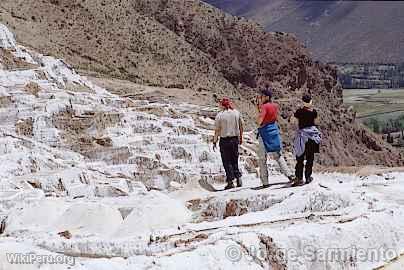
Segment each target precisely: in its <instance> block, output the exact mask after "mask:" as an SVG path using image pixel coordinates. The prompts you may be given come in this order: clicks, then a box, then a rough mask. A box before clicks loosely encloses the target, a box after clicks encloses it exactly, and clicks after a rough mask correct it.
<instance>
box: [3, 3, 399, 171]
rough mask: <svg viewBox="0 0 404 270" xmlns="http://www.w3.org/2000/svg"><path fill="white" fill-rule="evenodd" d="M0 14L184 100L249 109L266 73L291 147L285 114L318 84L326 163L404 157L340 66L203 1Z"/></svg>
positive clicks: (101, 72)
mask: <svg viewBox="0 0 404 270" xmlns="http://www.w3.org/2000/svg"><path fill="white" fill-rule="evenodd" d="M0 20H1V21H2V22H4V23H5V24H6V25H8V26H9V27H10V28H11V29H13V31H14V32H15V33H16V36H17V40H18V41H20V42H21V43H22V44H25V45H26V46H29V47H31V48H34V49H36V50H38V51H40V52H42V53H44V54H51V55H54V56H57V57H61V58H64V59H66V60H67V61H68V62H69V63H71V64H72V65H73V66H74V67H76V68H77V69H80V70H81V71H82V72H84V71H85V72H86V73H87V72H90V73H91V74H93V75H94V74H95V75H96V76H101V77H105V76H108V77H113V78H120V79H124V80H130V81H131V82H134V83H140V84H146V85H149V86H156V87H159V86H161V87H166V88H170V89H172V88H175V89H188V93H189V94H188V95H185V96H184V98H183V100H184V101H186V100H187V96H195V97H199V98H201V99H202V100H203V101H204V105H212V104H213V98H212V95H213V94H217V95H219V96H222V95H227V96H231V97H232V98H233V99H234V100H235V101H236V104H237V106H238V107H239V108H240V109H241V110H242V111H243V112H244V113H245V115H246V119H251V118H252V117H253V114H254V110H255V109H254V106H253V105H252V104H251V98H252V97H253V96H254V95H255V93H256V91H257V90H258V89H259V88H260V87H262V86H263V85H264V84H265V83H269V84H271V85H272V86H273V87H274V88H275V97H276V99H277V100H278V102H280V103H281V109H282V113H281V116H282V117H281V119H280V124H281V126H282V129H283V132H284V135H283V136H284V141H285V142H286V149H288V150H290V142H291V140H292V138H293V133H294V129H295V127H294V125H292V124H291V123H289V122H288V118H289V117H290V116H291V115H292V113H293V111H294V110H295V109H296V108H297V107H298V104H299V97H300V96H301V95H302V94H303V93H304V92H311V93H312V94H313V96H314V99H315V102H316V106H317V107H318V109H319V111H320V112H321V119H320V125H321V128H322V130H323V132H324V137H325V138H324V147H322V154H321V157H320V160H319V162H320V163H321V164H323V165H325V166H338V165H359V164H384V165H390V166H391V165H399V164H402V163H403V158H402V156H400V154H399V153H398V152H397V151H396V150H394V149H392V148H391V147H390V146H388V145H387V144H385V143H384V142H383V141H382V140H381V139H380V138H379V137H377V136H375V135H373V134H371V133H370V132H369V131H368V130H366V129H364V128H363V127H361V126H359V125H356V124H355V123H354V115H353V112H351V111H349V110H348V109H347V108H344V107H343V105H342V90H341V88H340V86H339V85H338V84H337V73H336V71H335V70H334V69H333V68H331V67H329V66H325V65H322V64H319V63H315V62H313V61H312V60H311V59H310V57H309V55H308V53H307V52H306V51H305V49H304V48H303V47H302V46H301V45H300V43H299V42H298V41H297V40H296V38H295V37H294V36H292V35H287V34H282V33H265V32H264V31H263V30H262V29H261V27H259V26H258V25H256V24H255V23H252V22H249V21H246V20H245V19H240V18H236V17H233V16H230V15H226V14H225V13H223V12H221V11H219V10H218V9H215V8H213V7H211V6H209V5H207V4H205V3H202V2H199V1H194V0H153V1H151V0H139V1H129V0H122V1H119V2H116V1H115V2H111V1H105V0H92V1H81V0H80V1H78V0H75V1H70V0H69V1H67V0H57V1H51V0H42V1H36V0H17V1H16V0H3V1H1V3H0ZM97 74H98V75H97ZM126 92H127V91H126ZM247 123H248V125H249V128H252V127H253V124H252V121H247Z"/></svg>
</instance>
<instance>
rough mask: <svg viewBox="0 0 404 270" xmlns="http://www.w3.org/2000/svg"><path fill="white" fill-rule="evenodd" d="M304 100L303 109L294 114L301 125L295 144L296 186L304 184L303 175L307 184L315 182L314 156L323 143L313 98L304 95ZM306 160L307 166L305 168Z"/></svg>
mask: <svg viewBox="0 0 404 270" xmlns="http://www.w3.org/2000/svg"><path fill="white" fill-rule="evenodd" d="M302 100H303V104H304V105H303V107H302V108H300V109H298V110H297V111H296V112H295V114H294V117H295V118H296V119H297V120H298V125H299V130H298V132H297V135H296V138H295V142H294V150H295V155H296V168H295V169H296V171H295V176H296V181H295V183H294V186H298V185H301V184H303V174H304V177H305V179H306V184H309V183H310V182H312V181H313V177H312V173H313V165H314V155H315V153H319V152H320V151H319V150H320V143H321V133H320V131H319V130H318V129H317V127H316V124H315V120H316V118H317V116H318V114H317V111H316V110H315V109H313V102H312V98H311V96H310V95H304V96H303V99H302ZM305 160H306V166H304V161H305ZM303 171H304V172H303Z"/></svg>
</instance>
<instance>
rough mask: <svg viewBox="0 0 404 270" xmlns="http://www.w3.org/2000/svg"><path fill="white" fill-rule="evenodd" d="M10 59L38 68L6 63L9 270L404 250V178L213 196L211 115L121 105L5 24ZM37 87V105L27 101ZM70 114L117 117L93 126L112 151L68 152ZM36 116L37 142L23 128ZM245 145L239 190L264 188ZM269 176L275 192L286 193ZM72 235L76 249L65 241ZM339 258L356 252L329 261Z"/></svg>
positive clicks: (358, 265)
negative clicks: (30, 260) (61, 260)
mask: <svg viewBox="0 0 404 270" xmlns="http://www.w3.org/2000/svg"><path fill="white" fill-rule="evenodd" d="M0 48H3V49H7V50H11V51H12V53H13V55H14V56H15V57H16V58H20V59H22V60H23V61H26V62H29V63H31V64H34V66H35V68H33V69H26V70H21V69H16V70H5V69H3V68H2V66H1V65H0V187H1V189H0V221H1V224H2V226H1V227H2V230H3V232H2V234H1V235H0V269H1V270H12V269H18V270H25V269H75V270H79V269H80V270H102V269H105V270H113V269H119V270H123V269H128V270H129V269H232V270H234V269H296V270H297V269H299V270H304V269H307V270H315V269H372V268H376V267H379V266H383V265H385V264H387V263H388V262H389V260H390V259H393V258H394V257H399V255H400V254H402V253H403V251H404V226H402V224H403V222H404V208H403V204H404V199H403V198H402V194H403V192H404V185H403V184H404V183H403V182H404V174H403V173H389V174H385V175H379V176H376V175H375V176H369V177H366V178H363V177H362V178H361V177H358V176H355V175H344V174H336V173H334V174H317V175H315V179H316V180H315V182H314V183H312V184H310V185H307V186H303V187H298V188H293V189H280V188H279V187H280V186H274V187H272V188H270V189H266V190H259V191H254V190H251V189H241V190H238V191H231V192H230V191H227V192H217V193H209V192H207V191H206V190H203V189H201V188H200V187H199V185H198V180H199V179H201V178H203V177H204V178H207V180H208V181H210V182H211V183H213V184H216V185H217V186H218V187H219V186H220V185H222V186H223V183H221V182H220V178H222V177H223V170H222V168H221V162H220V157H219V154H218V153H216V152H213V151H212V150H211V149H210V148H209V145H208V144H207V141H208V139H209V136H212V130H211V127H212V124H213V123H212V120H211V119H209V118H204V117H202V116H200V115H198V112H199V111H201V110H202V108H201V107H198V106H196V105H191V104H166V103H164V102H162V103H150V102H148V101H144V100H130V99H124V98H120V97H118V96H115V95H112V94H110V93H109V92H107V91H106V90H104V89H102V88H100V87H97V86H96V85H94V84H92V83H91V82H89V81H88V80H87V79H86V78H84V77H81V76H80V75H78V74H77V73H75V72H74V70H73V69H72V68H71V67H69V66H68V65H67V64H66V63H64V62H63V61H62V60H58V59H54V58H52V57H49V56H44V55H41V54H38V53H36V52H33V51H31V50H29V49H26V48H24V47H22V46H19V45H17V44H16V42H15V39H14V36H13V34H12V33H11V32H10V31H9V30H8V29H7V27H5V26H4V25H2V24H0ZM0 63H1V59H0ZM29 83H35V84H37V85H38V86H39V89H40V91H39V92H38V93H37V95H33V94H31V93H29V92H27V91H26V90H25V86H26V85H27V84H29ZM208 109H209V108H208ZM210 109H211V110H214V108H210ZM203 110H207V108H203ZM63 112H70V113H71V114H70V118H68V121H84V120H82V119H85V117H86V116H88V115H96V114H97V113H98V114H99V113H101V114H102V113H103V114H104V115H115V116H116V115H119V117H116V118H114V119H115V120H110V121H109V120H101V123H100V122H98V124H97V122H96V121H95V120H94V119H93V118H91V119H90V124H88V126H85V127H84V128H82V130H81V135H83V134H85V135H87V136H88V138H98V139H100V138H109V139H110V142H109V144H108V146H103V147H102V146H100V145H98V146H97V148H96V150H95V151H93V152H91V154H88V152H85V151H82V152H80V151H79V150H77V149H76V148H75V147H72V143H69V141H68V139H66V136H65V135H66V132H67V131H66V130H63V129H59V128H57V125H56V124H55V121H54V117H55V115H58V114H61V113H63ZM111 117H112V116H111ZM73 118H74V119H73ZM27 119H31V120H32V121H31V122H32V126H31V129H28V130H29V132H28V133H24V132H21V131H18V128H16V126H17V125H19V124H21V123H26V122H27ZM69 119H70V120H69ZM103 121H106V122H105V123H104V122H103ZM108 121H109V122H108ZM196 121H197V122H198V124H197V123H196ZM203 126H205V128H203ZM76 136H79V135H78V134H76ZM253 137H254V136H253V135H252V134H248V135H247V138H246V141H247V142H250V143H255V142H254V138H253ZM70 139H72V138H70ZM73 140H74V136H73ZM76 143H77V141H76ZM91 143H93V144H94V142H91ZM246 144H247V146H245V147H244V148H243V150H244V152H243V155H242V157H241V160H242V169H243V172H244V177H243V179H244V183H245V186H247V187H254V186H258V185H259V180H258V178H257V176H256V174H254V173H252V174H249V173H248V172H247V171H246V166H245V160H246V159H248V158H254V157H255V153H254V152H253V151H251V147H250V146H252V144H251V145H249V144H248V143H246ZM90 146H91V144H90ZM90 150H91V147H90ZM86 153H87V154H86ZM250 169H251V168H250ZM270 169H271V182H273V183H276V182H285V180H286V179H285V178H284V177H283V176H281V175H280V174H279V173H277V170H276V168H275V167H274V166H273V163H270ZM250 171H251V170H250ZM66 231H68V236H69V237H67V238H69V239H67V238H65V237H63V236H61V235H59V234H58V233H60V232H66ZM337 248H339V251H346V250H348V248H350V252H345V253H342V252H340V253H338V254H340V255H341V254H342V255H344V256H340V257H338V258H337V259H335V256H334V258H330V257H325V255H327V254H328V255H330V254H331V251H333V250H334V251H335V250H336V249H337ZM353 249H356V251H359V252H362V251H367V254H365V255H367V256H365V255H363V254H362V255H360V254H359V255H358V253H356V255H357V256H355V253H353ZM281 251H282V252H281ZM314 251H316V252H317V253H315V252H314ZM327 251H328V252H329V253H326V252H327ZM371 252H373V253H371ZM10 253H24V254H26V253H35V254H40V255H52V256H54V257H55V256H61V255H64V256H69V258H74V265H69V264H66V263H65V264H40V263H34V264H19V265H17V264H11V263H10V258H9V257H7V256H9V254H10ZM7 254H8V255H7ZM333 254H334V255H335V254H336V253H335V252H334V253H333ZM372 254H373V258H369V257H370V256H371V255H372ZM275 255H277V256H275ZM331 255H332V254H331ZM384 255H385V256H384ZM386 269H402V264H401V263H400V261H396V262H393V263H391V264H390V265H389V266H388V268H386Z"/></svg>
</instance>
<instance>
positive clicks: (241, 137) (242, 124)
mask: <svg viewBox="0 0 404 270" xmlns="http://www.w3.org/2000/svg"><path fill="white" fill-rule="evenodd" d="M239 128H240V145H241V144H243V133H244V121H243V118H242V117H241V115H240V116H239Z"/></svg>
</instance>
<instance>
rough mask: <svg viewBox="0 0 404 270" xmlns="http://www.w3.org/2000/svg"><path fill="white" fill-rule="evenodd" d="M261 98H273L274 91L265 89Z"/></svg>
mask: <svg viewBox="0 0 404 270" xmlns="http://www.w3.org/2000/svg"><path fill="white" fill-rule="evenodd" d="M261 96H266V97H269V98H272V91H271V90H269V89H263V90H261Z"/></svg>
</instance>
